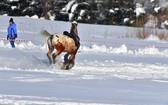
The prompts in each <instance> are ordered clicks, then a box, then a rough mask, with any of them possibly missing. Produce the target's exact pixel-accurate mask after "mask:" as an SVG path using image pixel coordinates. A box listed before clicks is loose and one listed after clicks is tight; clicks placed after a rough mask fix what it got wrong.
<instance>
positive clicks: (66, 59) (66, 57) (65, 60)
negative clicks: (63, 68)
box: [64, 53, 69, 65]
mask: <svg viewBox="0 0 168 105" xmlns="http://www.w3.org/2000/svg"><path fill="white" fill-rule="evenodd" d="M68 57H69V53H66V54H65V55H64V65H65V64H66V63H67V61H68Z"/></svg>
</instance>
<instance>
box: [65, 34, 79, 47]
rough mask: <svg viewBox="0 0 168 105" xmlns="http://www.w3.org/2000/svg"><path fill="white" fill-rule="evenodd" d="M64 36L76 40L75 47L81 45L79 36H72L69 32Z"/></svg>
mask: <svg viewBox="0 0 168 105" xmlns="http://www.w3.org/2000/svg"><path fill="white" fill-rule="evenodd" d="M63 35H66V36H68V37H70V38H72V39H73V40H74V42H75V46H78V45H79V37H78V36H75V35H71V34H70V33H69V32H68V31H64V32H63Z"/></svg>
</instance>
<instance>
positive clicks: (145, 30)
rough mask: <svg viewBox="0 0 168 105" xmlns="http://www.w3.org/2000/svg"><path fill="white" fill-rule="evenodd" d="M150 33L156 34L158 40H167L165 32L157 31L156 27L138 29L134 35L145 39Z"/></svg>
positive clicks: (167, 36) (167, 35)
mask: <svg viewBox="0 0 168 105" xmlns="http://www.w3.org/2000/svg"><path fill="white" fill-rule="evenodd" d="M152 34H153V35H156V36H157V37H158V38H159V39H160V40H163V41H167V40H168V34H167V33H166V32H163V31H160V32H158V31H157V29H150V28H143V29H138V31H137V34H136V36H137V38H139V39H145V38H147V37H149V35H152Z"/></svg>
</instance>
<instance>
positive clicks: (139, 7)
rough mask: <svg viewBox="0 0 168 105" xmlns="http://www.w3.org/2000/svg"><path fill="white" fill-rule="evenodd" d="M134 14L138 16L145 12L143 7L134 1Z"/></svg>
mask: <svg viewBox="0 0 168 105" xmlns="http://www.w3.org/2000/svg"><path fill="white" fill-rule="evenodd" d="M135 13H136V16H137V17H138V16H140V15H141V14H146V11H145V9H144V8H143V7H142V5H141V4H139V3H136V9H135Z"/></svg>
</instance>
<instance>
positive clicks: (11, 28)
mask: <svg viewBox="0 0 168 105" xmlns="http://www.w3.org/2000/svg"><path fill="white" fill-rule="evenodd" d="M7 37H8V38H17V29H16V24H15V23H13V24H11V25H10V26H9V27H8V36H7Z"/></svg>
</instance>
